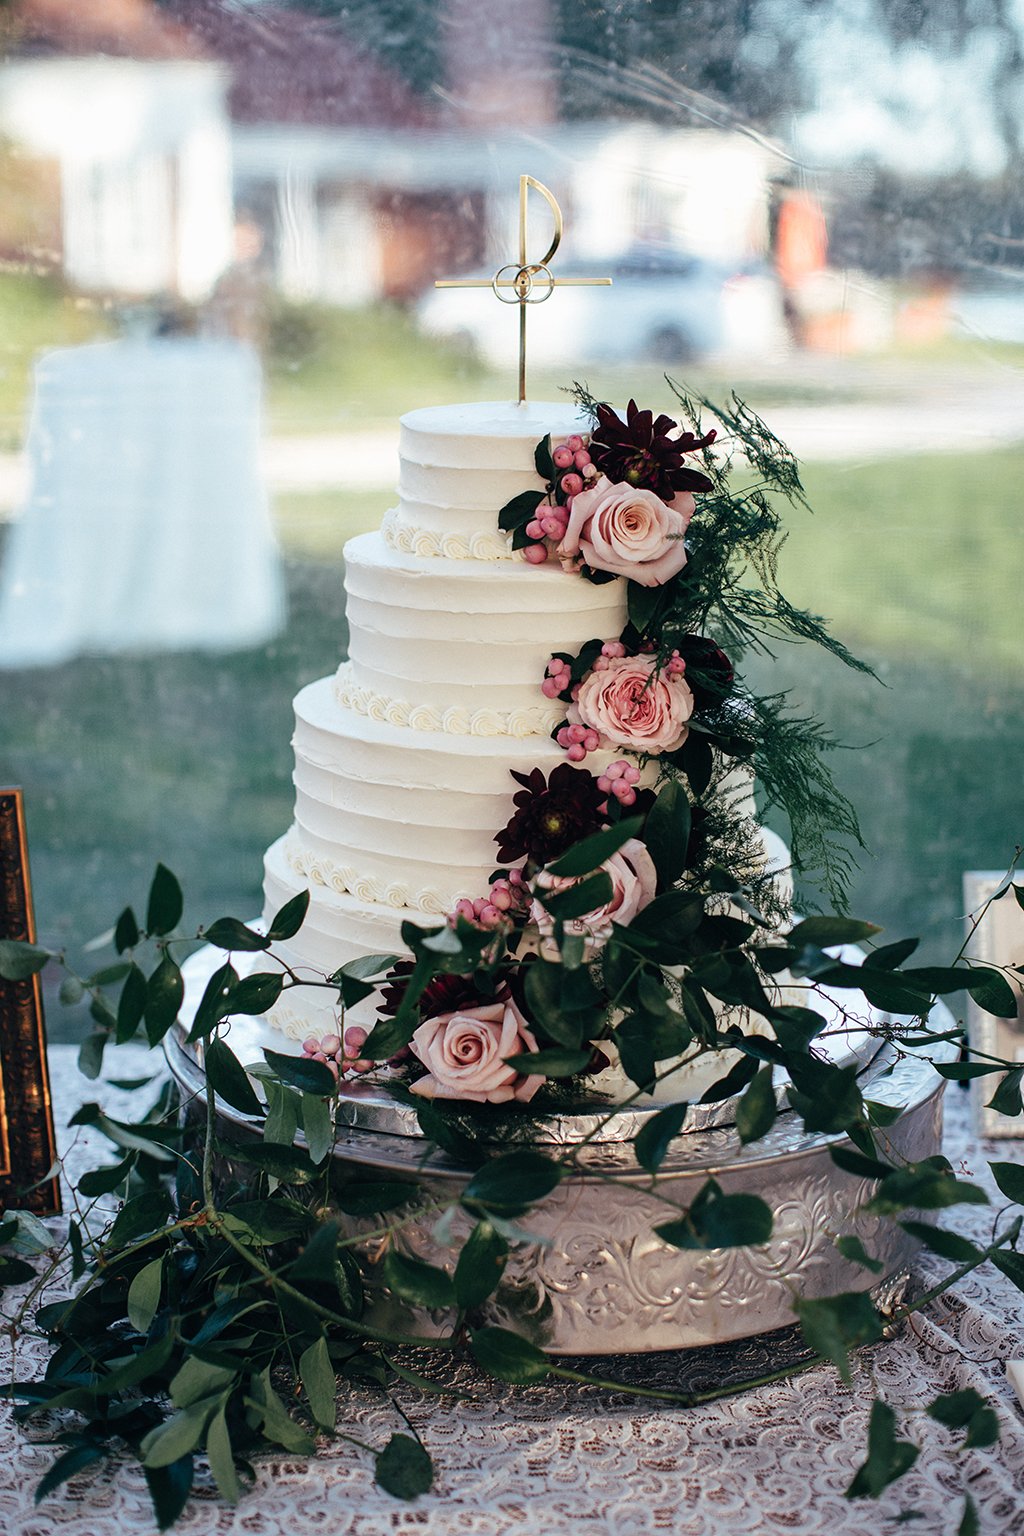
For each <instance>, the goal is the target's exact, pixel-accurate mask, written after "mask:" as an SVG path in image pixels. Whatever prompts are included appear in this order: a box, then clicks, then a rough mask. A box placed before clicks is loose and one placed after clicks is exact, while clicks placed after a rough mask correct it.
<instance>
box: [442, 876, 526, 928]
mask: <svg viewBox="0 0 1024 1536" xmlns="http://www.w3.org/2000/svg"><path fill="white" fill-rule="evenodd" d="M529 905H530V890H529V887H528V885H527V883H526V881H525V880H524V879H523V872H522V870H521V869H510V870H509V872H508V876H507V878H506V877H504V876H499V877H498V878H497V879H495V880H492V881H491V889H490V891H489V892H488V894H487V895H486V896H482V897H481V896H477V897H474V899H473V900H472V901H470V900H469V898H468V897H465V896H464V897H463V898H462V900H461V901H457V902H456V903H455V911H454V912H453V913H452V917H453V918H454V917H463V918H465V920H466V922H467V923H472V924H473V925H474V927H476V928H483V929H485V930H486V929H490V928H500V927H501V925H502V924H503V923H505V922H507V921H508V920H509V918H511V917H514V916H515V915H516V913H519V912H525V911H526V909H527V908H528V907H529Z"/></svg>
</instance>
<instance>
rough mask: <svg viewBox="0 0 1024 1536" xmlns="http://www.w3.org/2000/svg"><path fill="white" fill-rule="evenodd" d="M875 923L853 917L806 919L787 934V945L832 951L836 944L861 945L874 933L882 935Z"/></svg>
mask: <svg viewBox="0 0 1024 1536" xmlns="http://www.w3.org/2000/svg"><path fill="white" fill-rule="evenodd" d="M881 931H882V930H881V929H880V928H879V927H878V926H877V925H876V924H875V923H862V922H858V921H857V919H856V918H853V917H805V918H804V920H803V922H802V923H797V925H796V927H795V928H791V929H790V931H789V932H788V933H787V934H786V943H787V944H792V945H795V946H797V947H799V948H802V947H803V946H804V945H807V944H811V945H813V946H814V947H815V948H816V949H831V948H832V947H833V945H836V944H859V943H860V941H861V939H870V937H871V935H872V934H873V933H881Z"/></svg>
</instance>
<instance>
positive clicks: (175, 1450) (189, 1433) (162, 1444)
mask: <svg viewBox="0 0 1024 1536" xmlns="http://www.w3.org/2000/svg"><path fill="white" fill-rule="evenodd" d="M217 1407H218V1403H217V1400H216V1399H215V1398H212V1399H211V1398H205V1399H203V1400H202V1401H200V1402H198V1403H190V1404H189V1406H188V1407H187V1408H182V1409H180V1410H179V1411H178V1412H177V1413H175V1414H173V1415H172V1416H171V1417H170V1418H169V1419H165V1420H164V1422H163V1423H162V1424H158V1425H157V1427H156V1429H151V1430H150V1432H149V1434H148V1435H146V1436H145V1437H144V1438H143V1440H142V1444H141V1445H140V1447H139V1449H140V1450H141V1451H142V1460H143V1465H144V1466H147V1467H169V1466H170V1465H171V1464H172V1462H175V1461H178V1460H179V1459H180V1458H181V1457H182V1456H187V1455H189V1454H190V1452H192V1451H194V1450H195V1449H196V1447H197V1446H198V1444H199V1442H200V1441H201V1440H202V1438H203V1432H204V1431H205V1429H206V1426H207V1424H208V1423H209V1421H210V1419H211V1418H212V1417H213V1415H214V1413H215V1412H216V1411H217Z"/></svg>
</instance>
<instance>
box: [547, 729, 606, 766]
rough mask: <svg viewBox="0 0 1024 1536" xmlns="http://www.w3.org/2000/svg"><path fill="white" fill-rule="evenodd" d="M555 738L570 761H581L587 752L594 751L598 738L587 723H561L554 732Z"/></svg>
mask: <svg viewBox="0 0 1024 1536" xmlns="http://www.w3.org/2000/svg"><path fill="white" fill-rule="evenodd" d="M555 740H556V741H557V742H558V745H559V746H560V747H564V748H565V755H566V757H567V758H568V759H569V761H570V763H582V761H583V759H584V758H585V757H586V755H587V753H588V752H596V751H597V747H598V743H599V741H600V738H599V736H598V734H597V732H596V731H595V730H594V729H593V728H592V727H591V726H589V725H563V726H562V727H561V728H560V729H559V730H558V731H556V732H555Z"/></svg>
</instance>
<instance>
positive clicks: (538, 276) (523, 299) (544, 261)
mask: <svg viewBox="0 0 1024 1536" xmlns="http://www.w3.org/2000/svg"><path fill="white" fill-rule="evenodd" d="M531 187H533V189H534V191H536V192H539V193H540V195H541V197H543V198H544V199H545V201H546V202H547V204H548V207H549V208H550V209H551V213H552V215H553V218H554V226H555V227H554V234H553V235H552V239H551V244H550V245H549V246H548V248H547V250H546V251H545V253H544V255H543V256H542V257H541V259H540V261H530V260H529V259H528V258H527V255H526V200H527V197H528V195H529V191H530V188H531ZM561 240H562V210H561V208H559V206H558V203H557V202H556V200H555V196H554V193H552V192H550V191H549V190H548V188H547V187H545V186H544V185H543V183H542V182H539V181H537V180H536V178H535V177H533V176H520V178H519V261H518V263H516V262H514V261H510V262H508V263H506V265H505V266H503V267H499V268H498V270H497V272H495V274H494V276H493V277H491V278H487V277H443V278H439V279H438V280H437V281H436V282H435V284H434V287H435V288H490V289H491V290H492V292H493V294H494V297H495V298H496V299H500V300H501V302H502V304H518V305H519V403H520V405H521V404H522V403H523V401H524V400H525V399H526V306H527V304H543V303H544V301H545V299H550V297H551V295H552V293H553V292H554V290H555V289H556V288H610V287H611V284H612V280H611V278H610V277H553V276H552V274H551V269H550V266H549V263H550V261H551V258H552V257H553V256H554V254H555V252H556V251H557V250H558V247H559V245H560V244H561ZM509 289H510V290H511V293H510V294H509V296H508V297H507V298H506V296H505V293H506V290H509Z"/></svg>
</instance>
